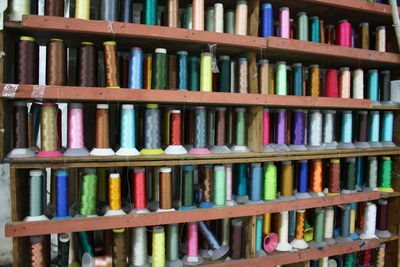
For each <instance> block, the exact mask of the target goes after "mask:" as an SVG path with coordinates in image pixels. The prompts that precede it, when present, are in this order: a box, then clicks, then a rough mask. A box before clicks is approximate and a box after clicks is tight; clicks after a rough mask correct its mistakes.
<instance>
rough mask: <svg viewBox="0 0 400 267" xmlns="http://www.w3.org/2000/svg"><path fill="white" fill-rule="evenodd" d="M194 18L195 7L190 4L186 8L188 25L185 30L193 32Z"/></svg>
mask: <svg viewBox="0 0 400 267" xmlns="http://www.w3.org/2000/svg"><path fill="white" fill-rule="evenodd" d="M192 16H193V6H192V5H191V4H188V5H187V7H186V25H185V28H186V29H189V30H191V29H192V19H193V18H192Z"/></svg>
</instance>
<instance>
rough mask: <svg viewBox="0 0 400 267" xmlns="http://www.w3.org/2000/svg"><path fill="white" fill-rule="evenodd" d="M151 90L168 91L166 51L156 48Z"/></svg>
mask: <svg viewBox="0 0 400 267" xmlns="http://www.w3.org/2000/svg"><path fill="white" fill-rule="evenodd" d="M151 88H152V89H168V55H167V49H165V48H156V50H155V54H154V58H153V65H152V75H151Z"/></svg>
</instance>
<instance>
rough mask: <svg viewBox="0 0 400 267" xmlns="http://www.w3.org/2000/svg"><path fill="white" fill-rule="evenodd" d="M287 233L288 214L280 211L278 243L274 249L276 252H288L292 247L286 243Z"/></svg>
mask: <svg viewBox="0 0 400 267" xmlns="http://www.w3.org/2000/svg"><path fill="white" fill-rule="evenodd" d="M288 232H289V213H288V212H287V211H281V212H280V213H279V243H278V246H277V247H276V250H278V251H290V250H292V248H293V247H292V246H291V245H290V244H289V242H288Z"/></svg>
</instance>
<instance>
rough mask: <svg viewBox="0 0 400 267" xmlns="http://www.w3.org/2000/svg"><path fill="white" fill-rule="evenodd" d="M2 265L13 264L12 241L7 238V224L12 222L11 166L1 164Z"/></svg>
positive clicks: (0, 241)
mask: <svg viewBox="0 0 400 267" xmlns="http://www.w3.org/2000/svg"><path fill="white" fill-rule="evenodd" d="M0 185H1V186H0V203H3V204H5V205H0V265H2V264H6V263H10V262H12V239H11V238H6V237H5V227H4V226H5V224H6V223H7V222H10V221H11V204H10V164H0Z"/></svg>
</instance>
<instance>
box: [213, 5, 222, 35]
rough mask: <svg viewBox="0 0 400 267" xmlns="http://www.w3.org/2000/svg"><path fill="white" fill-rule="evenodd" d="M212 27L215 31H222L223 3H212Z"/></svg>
mask: <svg viewBox="0 0 400 267" xmlns="http://www.w3.org/2000/svg"><path fill="white" fill-rule="evenodd" d="M214 27H215V32H219V33H223V32H224V5H223V4H222V3H215V4H214Z"/></svg>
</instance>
